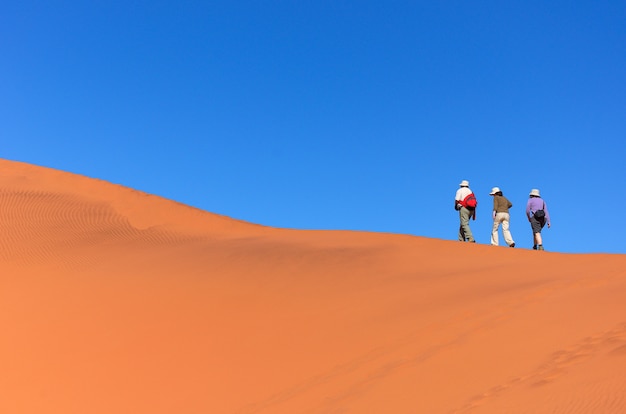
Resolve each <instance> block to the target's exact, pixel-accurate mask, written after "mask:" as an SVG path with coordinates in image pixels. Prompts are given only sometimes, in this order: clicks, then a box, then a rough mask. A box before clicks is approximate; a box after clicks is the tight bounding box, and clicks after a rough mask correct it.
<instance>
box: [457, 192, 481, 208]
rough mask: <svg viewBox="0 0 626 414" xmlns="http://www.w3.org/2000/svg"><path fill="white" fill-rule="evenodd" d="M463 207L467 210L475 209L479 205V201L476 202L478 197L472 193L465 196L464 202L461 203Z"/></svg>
mask: <svg viewBox="0 0 626 414" xmlns="http://www.w3.org/2000/svg"><path fill="white" fill-rule="evenodd" d="M461 205H462V206H463V207H465V208H469V209H470V210H473V209H475V208H476V206H477V205H478V201H477V200H476V196H475V195H474V193H470V194H468V195H467V196H465V198H464V199H463V201H461Z"/></svg>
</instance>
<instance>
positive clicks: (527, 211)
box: [526, 198, 532, 221]
mask: <svg viewBox="0 0 626 414" xmlns="http://www.w3.org/2000/svg"><path fill="white" fill-rule="evenodd" d="M531 201H532V198H530V199H529V200H528V203H526V218H527V219H528V221H530V202H531Z"/></svg>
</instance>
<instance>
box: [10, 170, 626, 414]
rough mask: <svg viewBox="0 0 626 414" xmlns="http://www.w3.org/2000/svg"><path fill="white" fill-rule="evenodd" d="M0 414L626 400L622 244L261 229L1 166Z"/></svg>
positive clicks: (472, 407)
mask: <svg viewBox="0 0 626 414" xmlns="http://www.w3.org/2000/svg"><path fill="white" fill-rule="evenodd" d="M0 182H1V185H0V193H1V194H0V200H1V203H0V229H1V238H0V306H1V311H0V332H1V335H2V340H1V342H0V413H7V414H12V413H20V414H30V413H36V414H41V413H62V414H73V413H76V414H86V413H89V414H91V413H103V414H105V413H106V414H111V413H133V414H136V413H149V414H158V413H168V414H170V413H185V414H187V413H190V414H191V413H194V414H195V413H198V414H199V413H203V414H204V413H241V414H244V413H246V414H248V413H264V414H265V413H272V414H277V413H278V414H280V413H289V414H294V413H333V414H338V413H358V414H361V413H411V414H415V413H477V414H478V413H497V414H502V413H528V414H537V413H551V414H567V413H625V412H626V256H624V255H598V254H595V255H568V254H557V253H548V252H545V253H543V252H535V251H529V250H522V249H507V248H496V247H491V246H485V245H467V244H461V243H458V242H452V241H443V240H435V239H427V238H421V237H410V236H403V235H394V234H378V233H365V232H347V231H296V230H283V229H275V228H268V227H263V226H258V225H253V224H249V223H245V222H240V221H236V220H232V219H230V218H227V217H223V216H218V215H214V214H211V213H207V212H203V211H200V210H197V209H194V208H190V207H187V206H184V205H181V204H178V203H175V202H172V201H168V200H165V199H162V198H159V197H155V196H151V195H147V194H144V193H141V192H138V191H133V190H130V189H127V188H123V187H120V186H117V185H113V184H110V183H106V182H103V181H98V180H94V179H89V178H85V177H81V176H77V175H72V174H68V173H64V172H59V171H55V170H51V169H46V168H41V167H35V166H31V165H27V164H22V163H17V162H10V161H2V160H0Z"/></svg>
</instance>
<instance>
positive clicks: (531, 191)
mask: <svg viewBox="0 0 626 414" xmlns="http://www.w3.org/2000/svg"><path fill="white" fill-rule="evenodd" d="M529 195H531V196H535V197H541V196H540V195H539V190H537V189H536V188H533V189H532V190H530V194H529Z"/></svg>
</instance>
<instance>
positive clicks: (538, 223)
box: [526, 188, 550, 250]
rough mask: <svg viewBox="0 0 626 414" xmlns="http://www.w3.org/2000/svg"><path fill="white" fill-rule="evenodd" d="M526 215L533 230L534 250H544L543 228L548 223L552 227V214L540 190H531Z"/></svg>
mask: <svg viewBox="0 0 626 414" xmlns="http://www.w3.org/2000/svg"><path fill="white" fill-rule="evenodd" d="M526 217H528V221H529V222H530V227H531V228H532V230H533V250H543V241H542V240H541V229H542V228H543V226H545V225H546V223H547V224H548V228H550V214H549V213H548V206H547V205H546V202H545V201H543V199H542V198H541V195H539V190H537V189H536V188H533V189H532V190H530V198H529V199H528V204H526Z"/></svg>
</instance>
